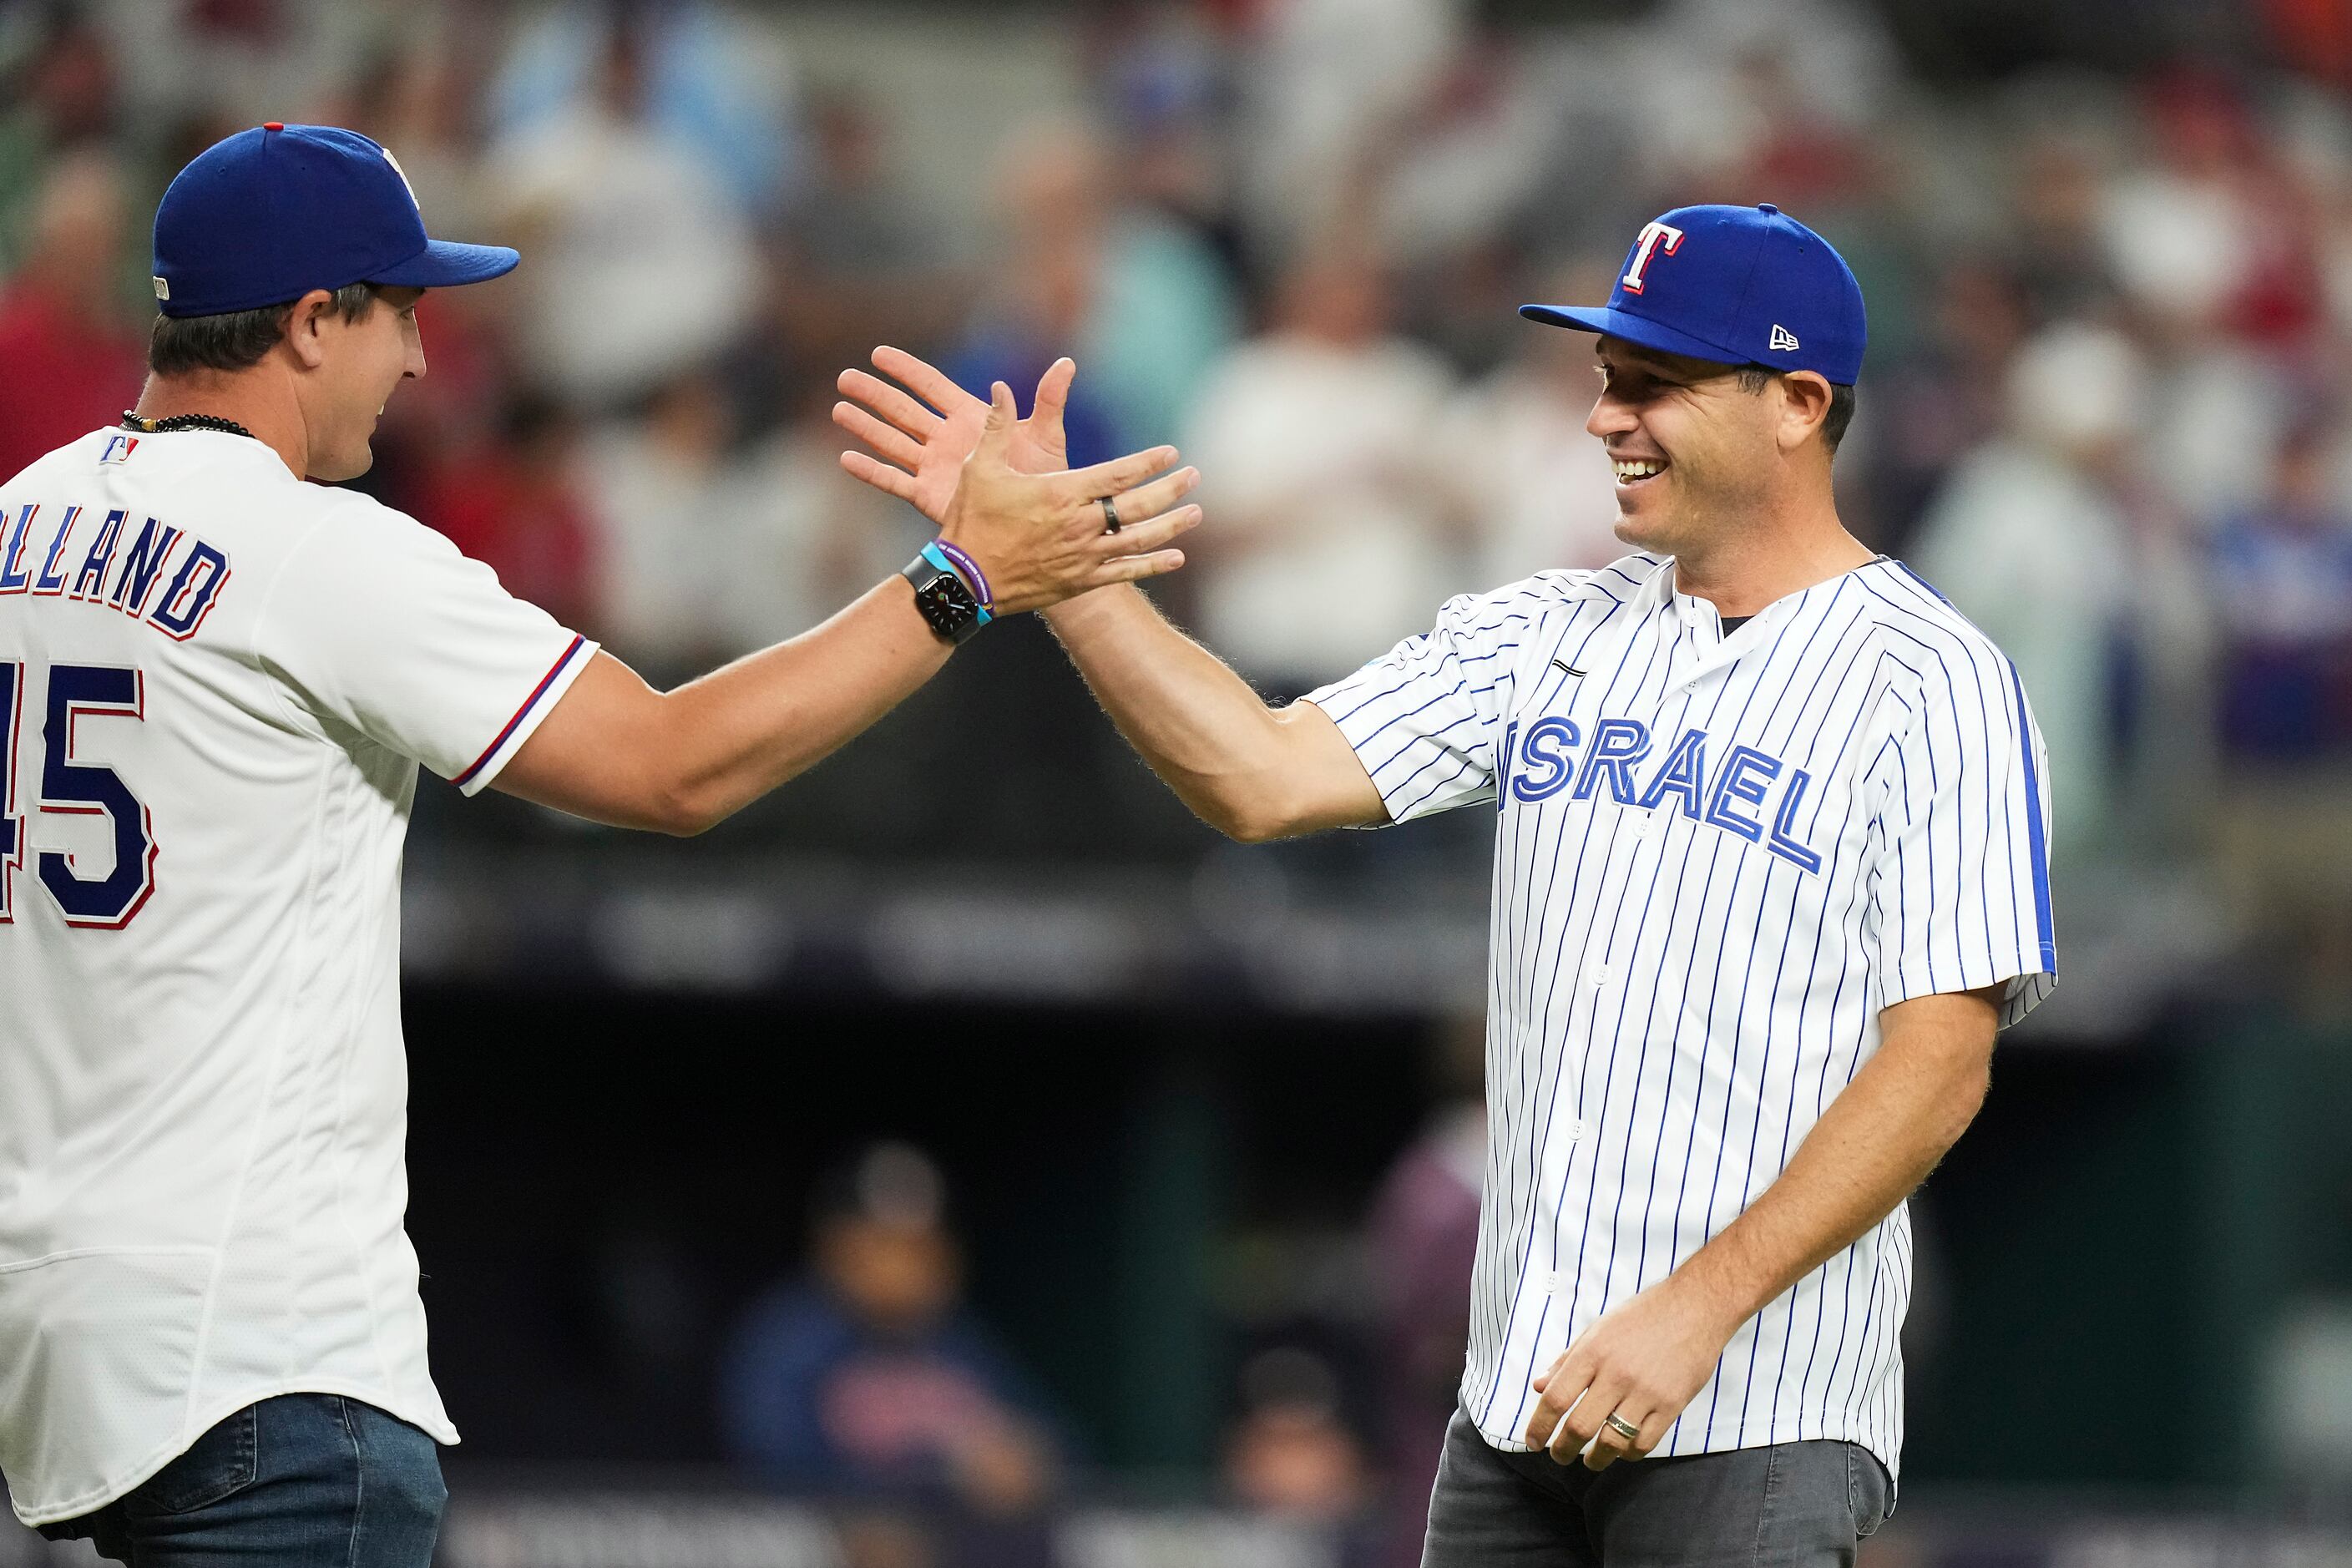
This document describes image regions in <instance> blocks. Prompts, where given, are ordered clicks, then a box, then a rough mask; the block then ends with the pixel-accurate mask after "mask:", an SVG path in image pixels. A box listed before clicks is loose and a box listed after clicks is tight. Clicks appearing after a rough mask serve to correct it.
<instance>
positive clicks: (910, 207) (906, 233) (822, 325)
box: [772, 91, 1034, 385]
mask: <svg viewBox="0 0 2352 1568" xmlns="http://www.w3.org/2000/svg"><path fill="white" fill-rule="evenodd" d="M809 120H810V125H809V137H810V151H811V154H812V165H813V166H812V168H811V171H810V178H809V181H808V183H807V184H806V185H805V186H804V187H803V189H802V191H801V192H800V193H799V195H797V196H796V197H795V199H794V201H793V206H792V208H791V210H790V211H789V212H788V213H787V214H786V215H785V216H784V217H783V219H782V222H781V224H780V225H779V226H778V229H777V233H776V241H777V243H776V246H775V249H774V257H773V260H774V265H775V268H776V278H775V282H774V285H773V289H772V294H773V299H772V314H773V318H774V325H775V327H776V329H777V331H779V332H780V333H781V335H782V346H783V348H784V350H785V353H786V356H787V358H788V360H789V362H790V363H788V364H787V366H786V367H785V369H786V373H787V374H795V373H797V374H800V375H803V376H805V377H807V378H809V379H810V380H812V381H814V380H818V379H822V380H823V381H824V382H826V383H830V381H831V379H832V377H833V376H834V375H835V374H836V373H837V372H838V371H839V370H840V369H841V367H843V366H844V365H851V364H855V365H864V364H865V363H866V355H867V353H870V352H871V351H872V349H873V347H874V345H875V344H877V343H907V342H917V343H919V342H932V341H937V340H939V339H941V338H943V337H945V336H947V335H948V334H949V333H950V332H951V331H953V330H954V328H955V326H956V324H957V323H958V322H960V321H961V320H962V317H963V312H964V311H965V310H966V309H968V307H969V304H970V295H971V287H970V285H969V283H968V282H966V281H965V279H963V278H962V277H961V275H960V274H958V273H956V272H954V271H952V270H950V268H948V266H947V265H946V262H945V260H944V256H943V251H944V245H943V239H942V237H941V236H940V234H938V233H937V232H935V227H934V225H933V224H932V223H931V222H930V221H929V217H928V216H927V215H926V214H924V213H923V212H921V211H920V210H919V208H918V207H917V206H916V205H914V204H913V203H911V202H909V201H908V200H907V199H906V197H905V194H904V193H903V192H902V191H901V190H900V189H899V188H898V185H897V184H895V183H894V182H893V180H892V178H891V171H890V169H889V167H888V166H887V159H886V158H885V156H884V137H885V135H886V132H887V123H886V121H884V120H883V118H882V117H881V116H879V115H877V113H876V112H875V111H874V110H873V108H872V107H871V106H870V105H868V104H867V103H866V101H865V100H862V99H860V98H858V97H856V95H854V94H852V93H849V92H845V91H834V92H826V93H823V94H820V95H818V96H817V97H816V99H815V100H814V102H813V103H812V105H811V106H810V111H809ZM1033 385H1034V383H1033Z"/></svg>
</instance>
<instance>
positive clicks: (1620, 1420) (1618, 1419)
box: [1601, 1410, 1642, 1443]
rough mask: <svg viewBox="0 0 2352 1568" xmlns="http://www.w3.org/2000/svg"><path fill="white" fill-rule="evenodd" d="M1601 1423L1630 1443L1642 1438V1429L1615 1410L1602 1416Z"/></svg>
mask: <svg viewBox="0 0 2352 1568" xmlns="http://www.w3.org/2000/svg"><path fill="white" fill-rule="evenodd" d="M1601 1425H1602V1426H1606V1427H1608V1428H1609V1430H1611V1431H1612V1432H1614V1433H1616V1434H1617V1436H1620V1437H1622V1438H1624V1439H1625V1441H1627V1442H1628V1443H1638V1442H1640V1441H1641V1440H1642V1429H1641V1428H1640V1427H1639V1426H1634V1425H1633V1423H1632V1422H1631V1421H1628V1420H1626V1419H1625V1418H1624V1417H1623V1416H1622V1415H1618V1414H1617V1413H1616V1412H1615V1411H1613V1410H1612V1411H1611V1412H1610V1413H1609V1414H1608V1415H1603V1416H1602V1417H1601Z"/></svg>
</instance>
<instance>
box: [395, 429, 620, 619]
mask: <svg viewBox="0 0 2352 1568" xmlns="http://www.w3.org/2000/svg"><path fill="white" fill-rule="evenodd" d="M578 438H579V431H578V426H577V423H576V421H575V420H574V418H573V416H572V415H571V414H570V413H569V412H567V411H566V410H565V409H563V408H562V406H561V405H558V404H556V403H555V402H554V401H553V400H551V399H550V398H547V397H544V396H541V395H535V394H530V393H524V394H519V395H516V396H514V397H512V398H511V399H510V400H509V402H508V403H507V405H506V407H505V408H504V409H503V410H502V411H501V413H500V414H499V430H498V435H497V437H496V438H494V439H492V440H488V441H484V442H479V443H477V444H474V445H472V446H470V447H467V448H466V449H463V450H460V451H457V452H455V453H452V454H450V455H449V456H448V457H446V458H443V459H441V460H439V461H436V462H433V463H430V464H429V465H428V466H427V467H426V469H425V473H424V474H423V476H422V483H421V485H420V487H419V490H418V494H417V496H416V508H415V510H416V515H417V517H418V518H420V519H422V520H423V521H425V522H427V523H429V524H431V525H432V526H433V527H434V528H436V529H438V530H439V531H441V532H443V533H445V534H446V535H448V537H449V539H450V541H451V542H453V543H455V544H456V545H457V548H458V549H459V550H461V551H463V552H465V553H467V555H470V556H472V557H473V558H474V559H475V560H477V561H479V562H481V563H483V564H485V565H487V566H488V567H489V568H490V569H491V570H492V571H494V572H496V573H497V574H499V582H500V583H502V584H505V585H506V588H507V591H508V592H509V593H511V594H514V595H518V596H520V597H522V598H527V599H529V600H530V601H531V602H532V603H533V604H536V605H541V606H543V607H545V609H546V610H547V612H548V613H549V614H550V615H552V616H558V617H559V618H561V619H562V622H563V624H564V625H565V626H600V625H601V618H600V616H598V613H597V612H598V608H599V581H598V576H597V560H596V544H595V541H596V530H595V525H594V521H593V518H592V517H591V515H590V513H589V510H588V507H589V502H588V500H587V497H586V495H585V493H584V492H583V489H582V488H581V485H580V482H579V479H578V478H577V477H576V473H575V469H574V456H575V449H576V447H577V445H578Z"/></svg>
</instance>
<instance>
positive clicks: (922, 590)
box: [898, 544, 994, 647]
mask: <svg viewBox="0 0 2352 1568" xmlns="http://www.w3.org/2000/svg"><path fill="white" fill-rule="evenodd" d="M938 550H939V547H938V546H937V545H935V544H934V545H926V546H924V548H923V552H922V553H921V554H920V555H918V556H916V557H915V558H914V559H913V560H912V561H909V562H908V563H907V564H906V566H905V568H904V569H903V570H902V571H900V572H899V574H898V575H899V576H901V577H904V578H905V579H906V580H907V581H908V583H910V584H913V585H914V589H915V608H916V609H917V610H918V611H919V612H921V614H922V617H923V621H924V624H925V625H927V626H929V627H930V628H931V630H932V631H933V632H934V633H936V634H937V635H938V636H939V637H940V640H941V641H943V642H947V643H950V644H953V645H956V646H959V647H960V646H961V645H962V644H964V643H967V642H970V641H971V638H972V635H973V634H974V633H976V632H978V631H979V630H980V628H981V627H982V626H986V625H987V624H988V623H989V622H990V621H991V620H992V619H993V618H994V617H993V616H990V614H989V613H988V611H987V610H986V609H985V608H984V607H982V605H981V602H980V601H979V600H978V599H977V598H975V597H974V596H973V595H972V591H971V584H969V583H966V582H965V581H964V580H963V577H962V575H961V574H959V573H958V572H957V571H956V569H955V568H954V567H952V566H950V565H949V564H948V563H946V562H945V561H944V560H942V559H939V558H938Z"/></svg>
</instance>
